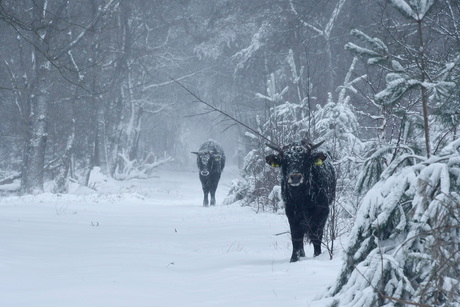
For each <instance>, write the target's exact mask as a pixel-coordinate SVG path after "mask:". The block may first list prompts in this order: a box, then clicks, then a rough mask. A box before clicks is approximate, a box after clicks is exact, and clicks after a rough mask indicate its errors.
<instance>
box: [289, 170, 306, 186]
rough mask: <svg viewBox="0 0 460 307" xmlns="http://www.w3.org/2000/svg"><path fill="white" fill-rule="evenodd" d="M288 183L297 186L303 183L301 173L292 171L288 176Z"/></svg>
mask: <svg viewBox="0 0 460 307" xmlns="http://www.w3.org/2000/svg"><path fill="white" fill-rule="evenodd" d="M288 183H289V185H291V186H293V187H297V186H299V185H301V184H302V183H303V175H302V174H301V173H293V174H291V175H289V178H288Z"/></svg>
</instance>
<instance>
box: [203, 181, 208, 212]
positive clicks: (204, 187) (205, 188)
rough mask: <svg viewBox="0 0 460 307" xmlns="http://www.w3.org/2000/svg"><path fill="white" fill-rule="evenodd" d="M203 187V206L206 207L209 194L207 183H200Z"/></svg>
mask: <svg viewBox="0 0 460 307" xmlns="http://www.w3.org/2000/svg"><path fill="white" fill-rule="evenodd" d="M202 187H203V195H204V196H203V206H204V207H208V206H209V200H208V194H209V185H208V184H206V183H203V184H202Z"/></svg>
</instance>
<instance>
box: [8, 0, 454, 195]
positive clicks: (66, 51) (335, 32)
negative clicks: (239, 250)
mask: <svg viewBox="0 0 460 307" xmlns="http://www.w3.org/2000/svg"><path fill="white" fill-rule="evenodd" d="M393 2H398V1H393ZM402 2H403V1H402ZM406 13H407V12H406ZM459 20H460V11H459V2H458V1H450V0H439V1H435V4H434V5H433V6H432V7H430V10H429V12H428V13H427V14H426V18H422V19H421V20H414V19H411V17H410V16H408V15H407V14H406V15H405V14H404V8H402V9H401V8H398V7H395V5H392V4H391V3H390V1H387V0H380V1H367V0H333V1H330V0H327V1H326V0H324V1H323V0H320V1H317V0H314V1H310V0H263V1H262V0H254V1H247V0H152V1H144V0H130V1H126V0H83V1H68V0H62V1H61V0H49V1H48V0H20V1H17V0H1V1H0V31H1V33H2V35H1V37H0V40H1V43H0V54H1V62H0V75H1V79H0V80H1V81H0V93H1V96H0V119H1V120H0V157H1V159H0V172H1V173H0V180H1V182H2V183H9V182H11V181H12V180H13V179H17V178H20V180H21V193H25V194H27V193H33V192H36V191H43V186H44V183H45V182H47V181H52V182H54V188H53V189H54V191H55V192H65V191H66V182H67V181H68V180H73V181H78V182H80V183H81V184H85V183H86V181H87V179H88V176H89V173H90V171H91V170H92V169H93V168H94V167H95V166H98V167H100V168H101V171H102V172H103V173H104V174H107V175H110V176H112V177H115V178H120V179H123V178H126V177H127V176H129V174H127V173H128V172H129V170H130V169H132V168H134V167H137V168H138V171H140V172H144V173H148V172H149V171H150V170H151V168H153V167H155V166H156V165H158V164H160V163H162V162H165V161H171V159H174V161H175V162H174V163H176V164H178V165H181V164H186V163H189V162H190V159H191V157H190V156H191V155H190V153H189V152H190V150H191V149H196V148H198V146H199V143H198V142H201V141H203V140H204V139H205V138H207V137H215V138H218V137H219V134H220V133H221V132H222V131H223V130H225V129H228V130H227V131H226V133H227V136H226V137H225V140H222V143H223V145H224V147H225V148H226V150H227V151H230V152H228V153H227V155H228V156H229V157H232V159H233V160H234V161H237V160H239V161H240V164H241V165H240V166H242V160H243V158H244V157H245V155H246V154H247V153H248V152H249V151H250V150H252V149H254V143H252V142H251V140H248V139H247V136H245V132H246V131H245V129H244V128H242V127H238V126H233V127H230V126H231V125H232V124H233V123H231V122H228V121H226V120H225V118H216V117H215V116H214V114H212V113H210V114H209V110H207V109H206V108H203V106H202V105H201V104H200V103H196V102H193V101H194V99H193V97H191V96H190V95H188V93H187V92H186V91H184V89H183V88H181V87H180V86H179V85H178V84H177V83H176V82H175V81H174V80H177V81H178V82H180V83H181V84H182V85H183V86H185V87H187V88H188V89H190V90H191V91H193V92H194V93H196V94H197V95H199V97H201V98H202V99H204V100H206V101H208V102H210V103H213V104H214V105H216V106H217V107H219V108H220V109H222V110H224V111H225V112H227V113H228V114H232V115H233V116H235V117H237V118H238V119H240V120H242V121H243V122H245V123H247V124H248V125H250V126H251V127H254V128H255V129H258V131H260V133H262V134H264V135H266V137H270V138H272V139H273V140H274V141H275V142H278V143H283V142H285V141H289V140H290V138H289V137H287V136H286V134H289V133H290V134H295V135H294V136H293V138H295V137H297V138H298V139H299V138H302V137H307V136H308V137H310V138H312V139H317V138H324V137H325V136H326V134H327V133H326V131H325V130H324V129H323V130H321V129H322V128H320V127H319V126H318V125H317V122H315V120H318V119H317V116H318V114H319V113H318V112H319V111H318V110H319V109H318V108H321V107H324V106H326V105H327V104H328V103H329V102H331V101H332V100H334V99H335V100H336V102H338V101H339V100H340V99H342V102H343V101H344V99H345V96H346V97H347V101H346V103H347V104H348V105H349V110H351V111H350V112H353V116H355V117H356V120H357V123H359V125H357V126H355V127H354V128H353V131H352V132H353V135H354V136H356V139H359V140H370V139H372V140H378V143H380V144H393V145H395V146H394V147H392V148H393V151H392V152H391V154H392V155H397V154H398V151H397V150H395V148H396V147H397V148H406V147H411V148H414V150H415V151H417V153H418V154H422V155H424V154H427V153H428V155H429V153H430V152H431V153H434V152H436V150H437V149H438V148H440V146H441V143H442V142H448V141H451V140H453V139H455V138H456V137H457V127H458V122H459V120H458V117H459V116H458V110H459V105H460V103H459V90H458V86H455V84H458V80H459V75H460V74H459V69H458V62H459V61H460V52H459V48H460V47H459V46H460V24H459ZM353 29H356V30H355V31H354V32H353V33H354V35H353V34H352V33H351V31H352V30H353ZM380 42H381V44H380ZM172 78H174V80H172ZM395 80H403V81H401V82H399V83H397V82H396V83H397V84H394V82H393V81H395ZM413 80H418V81H419V82H418V83H417V82H412V81H413ZM346 82H348V83H347V84H346ZM392 82H393V83H392ZM392 86H393V87H392ZM384 90H387V92H385V91H384ZM341 91H342V92H341ZM340 93H341V94H340ZM379 93H380V96H376V94H379ZM339 94H340V95H342V96H340V95H339ZM339 96H340V97H339ZM286 103H289V104H290V105H295V106H296V107H297V109H296V111H295V112H297V114H295V115H294V117H296V118H297V119H292V121H290V122H289V121H288V122H277V123H274V122H272V124H273V125H272V126H270V129H268V130H264V128H263V127H264V125H265V123H267V122H269V121H270V118H273V112H274V110H275V111H276V109H275V108H276V107H278V106H280V105H286ZM424 110H425V113H424ZM314 112H316V113H314ZM324 112H326V111H325V109H323V114H324ZM191 115H194V116H191ZM425 115H426V116H425ZM434 115H436V116H437V117H436V118H435V117H429V116H434ZM315 116H316V117H315ZM336 116H339V114H336ZM286 118H287V117H286ZM299 119H302V120H306V119H308V127H307V128H306V129H304V130H302V129H301V127H300V126H299V125H298V124H297V123H296V122H295V120H299ZM424 120H425V121H424ZM427 123H428V124H429V125H430V126H429V128H430V129H431V130H432V135H431V139H429V138H428V134H427V132H428V131H425V137H424V132H423V131H424V129H425V130H427V129H426V128H427V126H426V124H427ZM329 124H330V127H331V128H333V125H335V124H333V123H332V122H330V123H329ZM286 127H288V128H289V129H286ZM334 127H335V126H334ZM265 128H267V126H265ZM323 128H324V127H323ZM210 130H211V131H212V132H209V131H210ZM288 130H289V131H288ZM332 130H333V129H332ZM332 130H331V131H332ZM280 132H282V133H281V134H280ZM425 140H426V142H425ZM258 144H260V143H258ZM425 145H426V146H428V150H427V147H426V146H425ZM430 146H431V148H430ZM232 151H233V152H232ZM339 156H340V155H337V156H336V157H338V158H343V157H339ZM365 158H366V157H365V156H359V155H356V156H355V157H354V159H360V161H361V162H363V161H364V160H365Z"/></svg>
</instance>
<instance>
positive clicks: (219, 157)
mask: <svg viewBox="0 0 460 307" xmlns="http://www.w3.org/2000/svg"><path fill="white" fill-rule="evenodd" d="M192 153H194V154H196V155H197V159H196V163H197V165H198V169H199V171H200V180H201V186H202V187H203V193H204V199H203V206H205V207H207V206H208V205H209V201H208V194H209V193H211V206H215V204H216V189H217V184H218V183H219V180H220V175H221V173H222V170H223V169H224V166H225V153H224V150H223V148H222V146H220V144H219V143H217V142H216V141H214V140H211V139H209V140H207V141H206V142H204V143H203V144H201V146H200V149H199V151H193V152H192Z"/></svg>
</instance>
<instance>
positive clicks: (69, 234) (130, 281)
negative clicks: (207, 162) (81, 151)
mask: <svg viewBox="0 0 460 307" xmlns="http://www.w3.org/2000/svg"><path fill="white" fill-rule="evenodd" d="M235 176H236V172H232V171H226V172H225V171H224V175H223V178H222V179H221V183H220V185H219V188H218V191H217V192H218V193H217V203H218V205H217V206H216V207H210V208H204V207H202V205H201V202H202V192H201V186H200V182H199V179H198V175H197V172H195V171H194V172H191V171H189V172H179V171H170V170H164V169H163V170H159V171H158V177H157V178H152V179H148V180H131V181H127V182H122V183H120V182H116V183H115V182H112V181H109V182H103V183H99V186H98V188H99V191H98V192H97V193H96V192H94V191H90V190H89V189H82V188H80V189H76V190H74V191H73V193H72V194H68V195H53V194H47V193H45V194H41V195H36V196H25V197H2V198H0V306H2V307H10V306H11V307H20V306H27V307H39V306H46V307H53V306H56V307H70V306H78V307H90V306H104V307H105V306H110V307H114V306H123V307H124V306H129V307H139V306H149V307H150V306H184V307H186V306H187V307H189V306H199V307H205V306H229V307H241V306H264V307H269V306H290V307H292V306H309V303H310V302H311V300H312V299H313V298H314V297H315V296H316V295H317V294H318V293H320V292H322V291H323V290H324V289H325V287H326V286H327V285H330V284H331V283H332V282H333V281H334V280H335V278H336V276H337V274H338V272H339V270H340V266H341V257H340V256H338V255H336V256H335V258H334V259H333V260H329V257H328V255H327V254H326V253H323V254H322V255H320V256H319V257H317V258H315V259H313V258H311V257H307V258H305V259H303V260H302V261H300V262H298V263H289V258H290V255H291V254H290V253H291V244H290V239H289V235H288V234H284V235H279V236H277V235H275V234H278V233H281V232H284V231H286V230H288V224H287V220H286V217H285V216H284V215H277V214H272V213H259V214H255V213H254V212H253V211H252V210H251V209H250V208H248V207H240V206H237V205H231V206H221V205H220V204H221V202H222V200H223V199H224V197H225V196H226V194H227V192H228V189H229V187H230V181H231V179H233V178H235ZM306 253H307V255H312V254H313V250H312V247H311V246H310V245H308V246H307V249H306Z"/></svg>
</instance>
